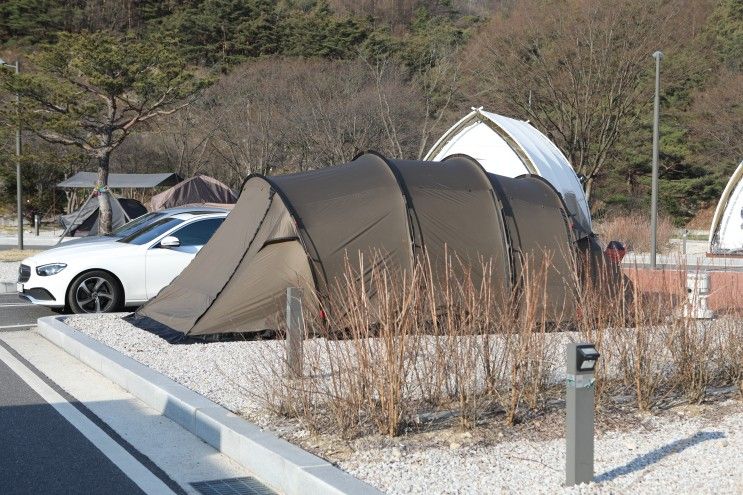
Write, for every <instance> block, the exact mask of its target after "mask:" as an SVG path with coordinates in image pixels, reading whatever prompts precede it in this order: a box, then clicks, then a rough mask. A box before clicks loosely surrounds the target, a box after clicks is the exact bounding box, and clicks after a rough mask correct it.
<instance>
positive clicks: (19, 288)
mask: <svg viewBox="0 0 743 495" xmlns="http://www.w3.org/2000/svg"><path fill="white" fill-rule="evenodd" d="M15 290H16V291H17V292H18V293H21V292H23V284H22V283H20V282H18V283H17V284H15Z"/></svg>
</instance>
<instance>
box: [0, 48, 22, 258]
mask: <svg viewBox="0 0 743 495" xmlns="http://www.w3.org/2000/svg"><path fill="white" fill-rule="evenodd" d="M0 66H5V67H12V68H13V69H15V73H16V75H17V74H18V73H19V72H20V70H21V66H20V62H19V61H18V60H16V61H15V63H12V64H9V63H7V62H5V60H3V59H1V58H0ZM15 103H16V111H17V112H18V126H17V127H16V130H15V160H16V161H15V177H16V186H15V187H16V205H17V208H18V249H21V250H22V249H23V201H22V200H21V115H20V112H21V95H19V94H18V93H16V95H15Z"/></svg>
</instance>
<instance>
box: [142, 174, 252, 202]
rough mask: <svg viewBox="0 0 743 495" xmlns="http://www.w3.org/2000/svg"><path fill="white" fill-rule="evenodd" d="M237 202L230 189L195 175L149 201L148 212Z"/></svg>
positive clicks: (205, 177)
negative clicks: (177, 207)
mask: <svg viewBox="0 0 743 495" xmlns="http://www.w3.org/2000/svg"><path fill="white" fill-rule="evenodd" d="M236 201H237V196H236V195H235V193H234V192H232V189H230V188H229V187H227V186H226V185H224V184H222V183H221V182H219V181H218V180H217V179H214V178H212V177H209V176H207V175H196V176H194V177H191V178H190V179H186V180H184V181H182V182H179V183H178V184H176V185H174V186H173V187H171V188H170V189H168V190H167V191H163V192H161V193H160V194H157V195H155V196H153V197H152V199H150V201H149V203H148V204H147V208H148V209H149V210H150V211H157V210H162V209H165V208H173V207H176V206H186V205H197V204H198V205H203V204H213V205H231V204H234V203H235V202H236Z"/></svg>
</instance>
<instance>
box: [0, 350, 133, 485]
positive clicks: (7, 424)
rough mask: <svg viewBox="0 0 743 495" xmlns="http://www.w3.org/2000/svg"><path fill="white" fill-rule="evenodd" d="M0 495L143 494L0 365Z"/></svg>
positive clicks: (80, 435) (49, 407) (6, 367)
mask: <svg viewBox="0 0 743 495" xmlns="http://www.w3.org/2000/svg"><path fill="white" fill-rule="evenodd" d="M0 397H2V400H1V401H0V425H2V427H1V428H0V445H2V446H3V455H1V456H0V473H2V475H0V493H3V494H31V493H44V494H57V493H59V494H67V493H90V494H94V493H101V494H103V493H105V494H117V493H121V494H137V493H144V492H143V491H142V490H141V489H140V488H139V487H138V486H137V485H136V484H135V483H134V482H133V481H132V480H131V479H130V478H129V477H128V476H127V475H125V474H124V473H123V472H122V471H121V470H120V469H119V468H118V467H116V465H115V464H114V463H113V462H111V461H110V460H109V459H108V458H107V457H106V456H105V455H103V454H102V453H101V451H100V450H99V449H98V448H97V447H96V446H95V445H93V444H92V443H91V442H90V441H89V440H88V439H87V438H85V436H83V434H82V433H80V431H78V430H77V429H76V428H75V427H74V426H72V424H70V423H69V422H68V421H67V420H66V419H64V418H63V417H62V415H60V414H59V413H58V412H57V411H56V410H55V409H54V408H53V407H52V406H51V405H49V404H48V403H47V402H46V401H45V400H44V399H43V398H41V396H39V394H37V393H36V392H35V391H34V390H33V389H31V387H29V386H28V385H27V384H26V383H25V382H24V381H23V380H21V379H20V378H19V377H18V375H16V374H15V373H14V372H13V371H12V370H11V369H10V368H9V367H8V366H6V365H5V363H3V362H2V361H0Z"/></svg>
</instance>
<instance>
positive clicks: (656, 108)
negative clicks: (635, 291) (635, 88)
mask: <svg viewBox="0 0 743 495" xmlns="http://www.w3.org/2000/svg"><path fill="white" fill-rule="evenodd" d="M653 58H654V59H655V102H654V105H653V184H652V188H653V190H652V193H651V196H650V268H653V269H654V268H655V256H656V253H657V252H658V231H657V226H658V148H659V142H658V140H659V130H658V125H659V124H658V122H659V120H660V61H661V60H663V52H661V51H657V52H655V53H653Z"/></svg>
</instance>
